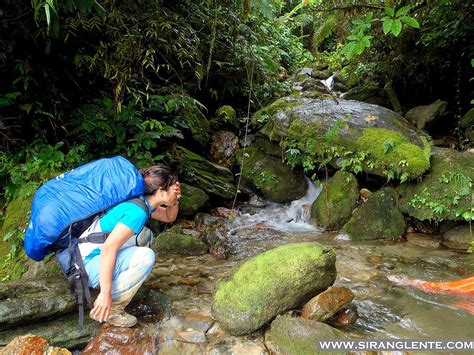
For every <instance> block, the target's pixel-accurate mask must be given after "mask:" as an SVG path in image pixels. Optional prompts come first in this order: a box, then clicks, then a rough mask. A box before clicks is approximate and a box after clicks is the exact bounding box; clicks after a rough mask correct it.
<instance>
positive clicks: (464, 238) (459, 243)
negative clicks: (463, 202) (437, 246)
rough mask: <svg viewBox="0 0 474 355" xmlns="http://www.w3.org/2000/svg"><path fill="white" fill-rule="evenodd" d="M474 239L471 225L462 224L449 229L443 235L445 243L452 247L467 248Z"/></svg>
mask: <svg viewBox="0 0 474 355" xmlns="http://www.w3.org/2000/svg"><path fill="white" fill-rule="evenodd" d="M472 241H474V232H473V234H471V230H470V229H469V225H468V224H465V225H461V226H457V227H454V228H452V229H450V230H448V231H447V232H446V233H444V235H443V242H442V243H443V245H444V246H446V247H448V248H450V249H458V250H467V249H468V248H469V247H470V246H471V242H472Z"/></svg>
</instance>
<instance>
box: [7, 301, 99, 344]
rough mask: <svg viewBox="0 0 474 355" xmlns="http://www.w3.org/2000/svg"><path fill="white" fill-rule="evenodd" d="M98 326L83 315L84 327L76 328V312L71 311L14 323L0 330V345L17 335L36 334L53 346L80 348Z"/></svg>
mask: <svg viewBox="0 0 474 355" xmlns="http://www.w3.org/2000/svg"><path fill="white" fill-rule="evenodd" d="M75 309H76V310H77V308H75ZM86 314H87V312H86ZM99 326H100V325H99V323H98V322H96V321H93V320H92V319H90V318H89V317H88V316H87V315H85V316H84V328H83V329H81V330H80V329H78V313H77V312H73V313H70V314H67V315H64V316H56V317H54V318H52V319H49V320H41V321H40V322H38V323H30V324H28V325H15V326H14V327H12V328H11V329H8V330H3V331H0V346H4V345H6V344H8V343H9V342H10V341H11V340H12V339H13V338H15V337H17V336H21V335H24V334H36V335H38V336H41V337H43V338H45V339H48V341H49V343H50V344H51V345H53V346H58V347H61V348H68V349H77V348H82V347H84V346H85V345H86V344H87V343H88V342H89V340H90V339H91V338H92V337H93V336H94V335H95V334H96V333H97V331H98V329H99ZM65 329H67V331H65Z"/></svg>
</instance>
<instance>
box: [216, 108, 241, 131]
mask: <svg viewBox="0 0 474 355" xmlns="http://www.w3.org/2000/svg"><path fill="white" fill-rule="evenodd" d="M216 116H217V117H218V118H220V119H221V120H223V121H224V122H226V123H229V124H231V125H233V126H235V127H238V126H239V124H238V122H237V114H236V113H235V110H234V109H233V107H232V106H229V105H224V106H221V107H219V108H218V109H217V111H216Z"/></svg>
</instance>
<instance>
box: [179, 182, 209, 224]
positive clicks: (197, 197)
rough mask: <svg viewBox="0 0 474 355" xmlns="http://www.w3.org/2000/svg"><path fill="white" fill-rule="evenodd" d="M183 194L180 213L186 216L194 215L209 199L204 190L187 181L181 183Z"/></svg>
mask: <svg viewBox="0 0 474 355" xmlns="http://www.w3.org/2000/svg"><path fill="white" fill-rule="evenodd" d="M181 196H182V197H181V200H180V202H179V213H180V214H181V215H182V216H186V217H191V216H194V215H195V214H196V213H197V211H199V209H200V208H201V207H203V206H204V205H205V204H206V202H207V201H208V200H209V196H208V195H207V194H206V193H205V192H204V191H203V190H201V189H200V188H198V187H194V186H191V185H188V184H186V183H182V184H181Z"/></svg>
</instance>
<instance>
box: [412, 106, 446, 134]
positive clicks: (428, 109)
mask: <svg viewBox="0 0 474 355" xmlns="http://www.w3.org/2000/svg"><path fill="white" fill-rule="evenodd" d="M446 107H448V102H447V101H442V100H436V101H435V102H433V103H431V104H429V105H423V106H417V107H414V108H412V109H411V110H409V111H408V112H407V113H406V114H405V118H406V119H407V120H408V121H410V122H411V123H413V125H414V126H416V127H417V128H418V129H424V128H425V126H426V124H427V123H429V122H432V121H434V120H435V119H436V118H438V117H439V116H441V115H442V114H443V113H444V111H445V110H446Z"/></svg>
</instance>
